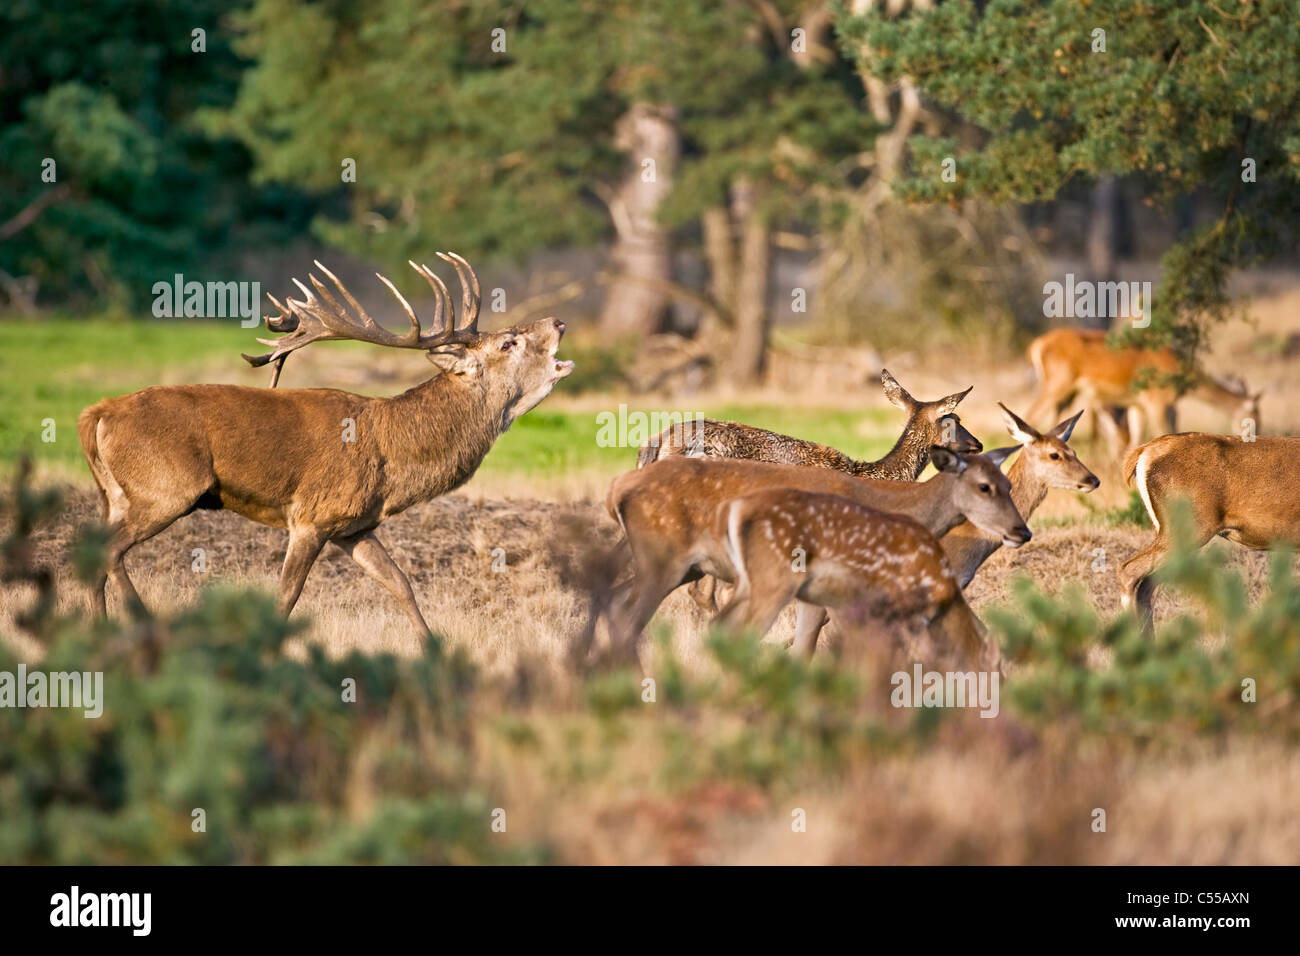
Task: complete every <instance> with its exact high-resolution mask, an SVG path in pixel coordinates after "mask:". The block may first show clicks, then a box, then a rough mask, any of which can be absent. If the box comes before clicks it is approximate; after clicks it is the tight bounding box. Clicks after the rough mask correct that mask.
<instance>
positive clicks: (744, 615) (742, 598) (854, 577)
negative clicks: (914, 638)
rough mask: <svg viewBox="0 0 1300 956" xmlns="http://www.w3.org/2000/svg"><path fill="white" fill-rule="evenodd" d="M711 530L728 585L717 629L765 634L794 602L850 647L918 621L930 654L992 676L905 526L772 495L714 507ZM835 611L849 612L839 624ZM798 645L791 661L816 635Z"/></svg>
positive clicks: (989, 662)
mask: <svg viewBox="0 0 1300 956" xmlns="http://www.w3.org/2000/svg"><path fill="white" fill-rule="evenodd" d="M717 523H718V526H717V529H716V532H715V533H716V534H717V535H718V536H719V537H721V538H722V539H723V540H724V541H725V542H726V548H727V554H728V556H729V558H730V561H731V564H732V565H733V566H734V567H735V569H736V581H737V583H736V592H735V596H734V597H732V599H731V603H730V604H728V605H727V607H726V608H725V609H724V610H723V612H722V617H721V618H720V622H721V623H722V624H724V625H726V626H728V627H732V628H735V627H737V626H741V627H748V628H752V629H755V630H756V631H757V632H758V633H759V634H765V633H767V631H768V630H769V629H770V628H771V627H772V625H773V624H774V623H775V622H776V618H777V615H779V614H780V613H781V611H782V609H783V608H784V607H785V606H786V605H787V604H789V603H790V601H792V600H799V601H801V602H803V603H804V604H812V605H816V606H818V607H823V608H826V609H827V610H828V611H829V612H830V615H831V616H832V617H834V618H836V625H837V628H838V630H839V632H840V633H841V634H842V635H845V636H846V637H849V638H850V639H851V638H852V637H853V636H854V635H855V634H856V633H857V632H861V631H877V630H881V629H883V630H889V629H890V628H891V627H892V626H895V625H900V624H907V623H911V622H920V623H922V624H924V626H925V627H926V629H927V630H928V631H929V633H930V637H931V640H932V641H933V642H934V645H935V647H936V649H939V650H943V651H956V652H957V653H959V654H960V655H961V656H962V657H963V658H964V659H965V660H967V661H970V662H972V663H975V664H979V665H981V666H986V667H988V669H990V670H996V669H998V654H997V652H996V649H995V648H994V647H993V646H990V645H989V644H988V643H987V642H986V640H985V637H984V631H983V627H982V626H981V625H980V623H979V620H978V619H977V618H976V617H975V615H974V613H973V612H972V611H971V609H970V606H969V605H968V604H967V603H966V599H965V598H964V597H963V596H962V593H961V585H960V584H959V583H958V581H957V578H956V576H955V575H954V574H953V571H952V568H951V567H950V566H949V564H948V560H947V558H945V557H944V553H943V549H942V547H940V543H939V541H938V540H937V539H936V538H935V537H934V535H932V534H931V533H930V532H929V531H927V530H925V528H923V527H921V525H919V524H917V523H916V522H915V521H913V520H912V519H911V518H906V517H903V516H902V515H894V514H885V513H884V512H880V511H876V510H874V509H872V508H864V507H862V506H861V505H858V504H855V503H854V502H852V501H849V500H848V499H847V498H841V497H840V496H838V495H825V494H817V493H815V492H809V491H797V490H794V489H790V488H774V489H770V490H767V491H758V492H754V493H753V494H748V495H742V496H741V497H739V498H737V499H735V500H734V501H732V502H731V503H730V504H728V505H724V506H723V507H722V508H720V509H718V517H717ZM796 554H797V555H799V559H798V560H792V559H791V556H792V555H796ZM840 608H845V609H853V610H854V611H856V612H857V613H856V614H852V615H850V617H851V619H849V620H846V619H842V618H840V617H839V615H837V613H836V611H837V610H838V609H840ZM860 619H865V620H860ZM801 638H803V639H802V640H801V641H799V642H796V644H795V645H794V651H795V653H797V654H801V655H803V656H806V657H811V656H812V654H813V652H814V651H815V650H816V648H817V631H815V630H814V631H812V632H810V633H809V634H806V635H801Z"/></svg>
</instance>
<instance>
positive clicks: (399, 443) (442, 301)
mask: <svg viewBox="0 0 1300 956" xmlns="http://www.w3.org/2000/svg"><path fill="white" fill-rule="evenodd" d="M439 255H442V254H441V253H439ZM442 258H444V259H446V260H448V261H449V262H451V263H452V265H453V266H455V268H456V273H457V275H458V277H459V278H460V282H461V287H462V297H461V310H460V320H459V322H456V321H453V319H454V318H455V316H454V315H453V314H452V309H451V305H450V300H449V297H448V294H447V288H446V286H444V285H443V283H442V280H441V279H439V278H438V277H437V276H436V275H434V273H433V272H432V271H431V270H430V269H429V268H428V267H427V266H417V265H415V263H411V266H412V268H414V269H415V270H416V272H417V273H419V274H420V275H421V276H422V277H423V278H424V279H426V280H427V281H428V283H429V285H430V286H431V287H432V288H433V292H434V297H435V300H436V305H435V308H434V315H433V323H432V324H433V328H432V329H431V330H430V331H427V332H426V331H423V330H421V328H420V322H419V320H418V319H417V318H416V315H415V312H414V311H413V310H412V309H411V306H410V304H409V303H407V301H406V300H405V299H404V298H402V296H401V294H400V293H398V292H397V290H396V289H395V288H393V285H392V283H390V282H389V281H388V280H387V279H385V278H384V277H383V276H380V277H379V278H380V280H381V281H383V282H384V284H385V285H387V286H388V288H389V289H390V290H392V292H393V294H394V295H395V296H397V300H398V302H399V303H400V304H401V306H402V307H403V309H404V310H405V312H406V314H407V317H408V318H409V319H410V322H411V327H410V329H409V331H407V332H403V333H393V332H389V331H388V330H386V329H384V328H383V327H381V326H379V325H378V324H376V323H375V321H374V320H373V319H371V317H370V316H369V315H367V314H366V312H365V310H363V309H362V308H361V306H360V305H359V304H358V303H357V301H356V299H354V298H353V297H352V295H351V293H349V292H348V290H347V289H345V288H344V287H343V284H342V283H340V282H339V280H338V279H336V278H335V277H334V275H333V274H332V273H330V272H329V270H327V269H326V268H325V267H324V266H322V265H321V264H320V263H319V262H318V263H316V265H317V267H318V268H319V269H320V270H321V271H322V272H323V273H324V274H325V275H326V276H327V277H328V278H329V279H330V281H331V282H332V283H333V284H334V287H335V289H336V290H337V292H338V294H339V295H341V296H342V297H343V299H345V300H346V301H347V303H348V304H349V305H351V306H352V308H353V309H354V310H355V311H356V313H357V315H358V316H359V320H358V319H354V318H352V316H350V315H349V314H348V313H347V311H346V310H345V308H344V307H343V305H342V304H341V303H340V302H339V300H338V299H337V298H336V297H335V294H334V292H332V291H331V290H330V289H329V288H327V287H326V286H325V285H324V284H323V283H322V282H321V281H320V280H319V279H317V278H316V277H315V276H311V283H312V286H313V287H314V288H315V292H312V291H311V290H310V289H308V288H307V287H306V286H305V285H303V284H302V283H301V282H298V283H297V284H298V288H300V289H301V290H302V291H303V293H304V294H305V296H306V298H305V299H302V300H297V299H288V300H287V305H281V304H280V303H279V302H278V301H276V300H275V299H274V298H273V299H272V300H271V301H272V302H274V303H275V305H276V306H277V308H278V309H279V311H280V314H279V316H277V317H267V319H266V325H267V328H269V329H270V330H271V331H272V332H278V333H283V334H282V335H281V337H280V338H279V339H276V340H265V339H264V340H260V341H262V342H263V343H264V344H266V345H271V346H273V351H271V352H270V353H268V354H266V355H262V356H258V357H255V358H254V357H250V356H244V357H245V358H246V359H248V361H249V362H250V363H251V364H252V365H254V366H263V365H267V364H274V366H275V375H274V378H273V379H272V385H273V386H274V385H275V383H276V381H277V380H278V379H279V375H280V370H281V368H282V366H283V364H284V361H285V359H286V358H287V357H288V356H289V355H290V354H292V353H293V352H294V351H295V350H297V349H300V348H302V347H303V346H305V345H308V344H310V343H312V342H317V341H324V340H328V339H355V340H358V341H361V342H372V343H375V344H377V345H387V346H392V347H395V348H407V349H422V350H425V351H427V352H428V357H429V360H430V361H432V362H433V363H434V364H435V365H438V366H440V367H441V368H442V372H441V373H440V374H438V375H436V376H434V377H433V378H431V379H429V380H428V381H427V382H425V383H424V384H423V385H417V386H416V387H415V388H412V389H410V390H409V391H407V392H404V393H402V394H401V395H397V396H394V397H393V398H369V397H365V396H362V395H353V394H351V393H349V392H341V391H337V390H335V389H321V388H313V389H287V390H276V389H274V388H270V389H262V388H246V387H242V386H235V385H170V386H155V387H154V388H146V389H144V390H143V391H139V392H135V393H133V394H130V395H125V396H122V397H119V398H109V399H105V400H104V401H102V402H99V403H98V404H96V405H92V406H91V407H89V408H87V409H86V410H85V411H84V412H82V413H81V418H80V420H79V422H78V430H79V432H80V435H81V445H82V448H83V449H84V450H85V453H86V460H87V462H89V464H90V471H91V473H92V474H93V475H94V477H95V481H96V483H97V484H98V485H99V492H100V498H101V501H102V503H103V508H104V512H105V515H106V518H107V521H108V524H109V526H110V527H111V528H112V529H113V537H112V541H111V543H110V545H109V551H108V573H107V574H106V575H104V576H101V577H100V579H99V581H98V582H97V583H96V585H95V587H94V590H93V593H92V600H93V604H94V608H95V610H96V611H97V612H98V613H100V614H103V613H104V612H105V610H106V603H105V595H104V589H105V585H106V583H107V579H108V577H112V579H113V581H114V583H115V584H116V585H117V587H118V590H119V591H120V592H121V594H122V597H123V598H124V599H125V600H126V602H127V603H128V605H138V604H139V602H140V598H139V595H138V594H137V593H136V590H135V588H134V586H133V585H132V584H131V579H130V578H129V577H128V576H127V573H126V565H125V562H124V559H125V556H126V553H127V551H128V550H129V549H130V548H131V547H133V546H134V545H136V544H139V543H140V542H141V541H145V540H147V539H148V538H151V537H153V536H154V535H156V534H158V532H160V531H162V530H163V529H164V528H166V527H167V526H169V525H170V524H171V523H172V522H173V521H175V520H176V519H177V518H179V517H181V516H182V515H186V514H189V513H190V512H191V511H194V510H196V509H199V508H227V509H229V510H231V511H234V512H237V513H238V514H241V515H243V516H244V517H246V518H250V519H252V520H253V521H256V522H258V523H260V524H265V525H270V526H271V527H275V528H286V529H288V531H289V546H288V550H287V552H286V553H285V557H284V568H283V570H282V571H281V574H280V598H279V605H280V611H281V613H283V614H286V615H287V614H288V613H289V612H290V611H291V610H292V609H293V606H294V604H295V603H296V602H297V600H298V595H299V593H300V592H301V591H302V587H303V584H304V583H305V582H306V580H307V574H308V572H309V571H310V570H311V567H312V564H313V563H315V561H316V557H317V555H319V554H320V551H321V549H322V548H323V547H324V546H325V545H326V544H327V543H329V542H333V543H334V544H337V545H338V546H339V547H340V548H342V549H343V550H344V551H346V552H347V553H348V554H350V555H351V556H352V558H353V560H355V561H356V562H357V564H359V565H360V566H361V568H362V569H363V570H364V571H365V572H366V573H367V574H369V575H370V576H371V577H373V578H374V579H375V580H377V581H378V582H379V583H380V584H382V585H383V586H384V587H385V588H387V589H388V591H389V593H391V594H392V595H393V596H394V597H395V598H396V599H397V600H398V601H399V602H400V603H401V605H402V607H403V609H404V610H405V611H406V613H407V615H408V616H409V617H410V619H411V623H412V624H414V625H415V626H416V628H418V629H419V631H420V632H421V633H423V634H428V633H429V627H428V625H427V624H426V623H425V622H424V618H423V616H422V615H421V614H420V608H419V605H418V604H417V603H416V600H415V595H414V594H413V593H412V591H411V585H410V582H409V581H408V580H407V579H406V575H405V574H403V573H402V571H401V569H399V568H398V567H397V565H396V564H394V563H393V559H392V558H391V557H389V555H388V552H387V551H385V550H384V547H383V545H382V544H380V542H379V539H378V538H376V537H375V534H374V529H375V527H376V526H377V525H378V524H379V523H380V522H381V521H383V520H384V519H385V518H387V517H389V516H390V515H394V514H397V513H398V512H399V511H403V510H405V509H406V508H409V507H410V506H411V505H413V504H415V503H416V502H420V501H427V500H429V499H430V498H434V497H436V496H438V495H441V494H445V493H446V492H448V491H451V490H452V489H453V488H456V487H458V486H460V485H462V484H464V483H465V482H466V481H468V480H469V478H470V476H471V475H473V474H474V471H475V470H476V469H477V468H478V465H479V462H481V461H482V460H483V457H484V456H485V455H486V454H487V453H488V449H490V448H491V447H492V444H493V442H495V441H496V439H497V436H498V435H500V434H501V433H502V432H503V431H505V430H506V429H507V428H509V427H510V424H511V422H513V421H514V420H515V419H516V418H518V417H519V416H520V415H522V414H524V413H525V412H527V411H528V410H529V409H531V408H533V407H535V406H536V405H537V403H538V402H540V401H541V400H542V399H544V398H545V397H546V396H547V395H549V394H550V393H551V389H553V388H554V387H555V383H556V382H558V381H559V380H560V379H562V378H564V377H565V376H566V375H568V374H569V373H570V372H571V371H572V370H573V363H572V362H558V361H556V359H555V352H556V350H557V349H558V348H559V345H560V336H561V335H563V334H564V324H563V323H562V322H558V321H556V320H554V319H541V320H538V321H536V322H533V323H530V324H528V325H525V326H521V327H518V328H512V329H504V330H502V331H500V332H480V331H479V330H478V326H477V323H478V313H479V302H480V299H479V285H478V278H477V277H476V276H475V275H474V270H473V269H471V268H470V267H469V264H468V263H467V262H465V260H463V259H461V258H460V257H459V256H456V255H442ZM294 281H295V282H297V280H296V279H295V280H294ZM444 314H446V317H447V318H446V322H445V323H444V321H443V317H444Z"/></svg>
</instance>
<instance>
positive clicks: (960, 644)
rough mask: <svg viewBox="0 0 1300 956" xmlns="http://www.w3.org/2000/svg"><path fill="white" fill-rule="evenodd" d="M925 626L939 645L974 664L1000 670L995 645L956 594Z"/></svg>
mask: <svg viewBox="0 0 1300 956" xmlns="http://www.w3.org/2000/svg"><path fill="white" fill-rule="evenodd" d="M928 630H929V632H930V636H931V639H932V640H934V641H935V642H936V644H937V645H938V646H939V647H941V648H944V649H945V650H949V651H951V650H955V651H957V653H958V654H960V655H961V658H962V659H963V660H964V661H969V662H971V663H973V664H975V665H976V666H978V667H987V668H988V669H989V670H990V671H993V670H997V671H1001V662H1000V660H999V658H1000V655H999V653H998V649H997V645H996V644H994V643H993V642H992V641H990V640H989V639H988V636H987V635H986V634H985V631H984V626H983V625H982V624H981V623H980V620H979V618H977V617H976V616H975V612H974V611H972V610H971V609H970V605H969V604H967V603H966V600H965V599H964V598H963V597H962V596H961V595H960V594H958V595H957V597H956V599H955V600H953V601H952V602H951V603H950V604H949V605H948V606H947V607H945V608H943V609H942V610H941V611H940V612H939V613H938V614H936V615H935V616H934V618H933V619H931V621H930V623H929V625H928Z"/></svg>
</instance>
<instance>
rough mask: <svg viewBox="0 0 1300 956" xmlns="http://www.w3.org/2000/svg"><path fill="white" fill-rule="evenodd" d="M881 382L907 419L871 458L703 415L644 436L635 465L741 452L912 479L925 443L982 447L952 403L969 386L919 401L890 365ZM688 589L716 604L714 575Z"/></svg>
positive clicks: (962, 450)
mask: <svg viewBox="0 0 1300 956" xmlns="http://www.w3.org/2000/svg"><path fill="white" fill-rule="evenodd" d="M880 383H881V385H882V387H883V388H884V391H885V397H886V398H888V399H889V401H890V402H891V403H892V404H893V405H894V406H895V407H896V408H899V409H902V410H903V411H905V412H907V424H905V425H904V426H903V431H902V434H900V435H899V436H898V441H896V442H895V443H894V447H893V448H891V449H890V450H889V452H888V454H886V455H885V456H884V457H883V458H880V459H878V460H876V461H859V460H857V459H854V458H850V457H849V456H848V455H846V454H844V453H843V452H841V451H839V450H838V449H835V448H831V447H830V446H829V445H822V444H819V443H817V442H812V441H805V440H803V439H801V438H791V437H790V436H788V435H781V434H778V433H777V432H771V431H768V430H766V429H764V428H754V427H752V426H750V425H742V424H741V423H739V422H720V421H715V420H713V419H707V418H706V419H696V420H693V421H689V422H684V423H682V424H678V425H671V426H669V427H668V428H665V429H664V430H663V431H662V432H660V433H659V434H658V435H655V436H654V437H652V438H649V439H647V440H646V441H645V443H644V444H642V446H641V449H640V452H639V454H638V455H637V464H636V466H637V468H644V467H645V466H646V465H648V464H650V463H651V462H653V461H657V460H659V459H662V458H669V457H673V456H679V455H685V456H687V457H692V458H741V459H745V460H747V461H766V462H771V463H773V464H784V465H807V466H810V467H814V468H831V469H834V470H835V471H841V472H843V473H844V474H846V475H853V476H855V477H858V478H879V479H884V480H889V481H915V480H916V478H917V477H918V476H919V475H920V474H921V472H922V471H924V470H925V466H926V465H927V464H929V462H930V449H931V448H932V447H934V446H936V445H937V446H940V447H943V448H947V449H948V450H949V451H954V452H957V453H959V454H970V453H974V452H979V451H983V449H984V446H983V445H981V444H980V441H979V439H978V438H976V437H975V436H974V435H972V434H971V433H970V432H968V431H967V430H966V429H965V428H964V427H963V426H962V423H961V419H960V418H958V417H957V414H956V408H957V406H958V405H959V404H961V400H962V399H963V398H965V397H966V396H967V395H968V394H970V390H971V389H970V388H967V389H966V390H965V391H963V392H954V393H953V394H952V395H947V396H945V397H943V398H940V399H936V400H935V401H933V402H923V401H918V400H917V399H915V398H913V397H912V396H911V394H909V393H908V391H907V389H905V388H903V386H902V385H900V384H899V382H898V379H896V378H894V376H893V375H891V374H890V373H889V369H881V371H880ZM973 387H974V386H971V388H973ZM690 591H691V597H692V598H694V600H695V603H696V604H698V605H699V606H700V608H701V609H702V610H703V611H704V612H705V613H706V614H712V613H715V612H716V611H717V610H718V603H717V582H716V581H715V580H714V579H713V578H711V577H705V578H702V579H700V580H698V581H693V582H691V586H690Z"/></svg>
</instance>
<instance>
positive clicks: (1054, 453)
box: [1051, 452, 1061, 461]
mask: <svg viewBox="0 0 1300 956" xmlns="http://www.w3.org/2000/svg"><path fill="white" fill-rule="evenodd" d="M1060 457H1061V456H1060V455H1059V454H1057V453H1056V452H1052V454H1051V459H1052V461H1056V460H1057V459H1059V458H1060Z"/></svg>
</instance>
